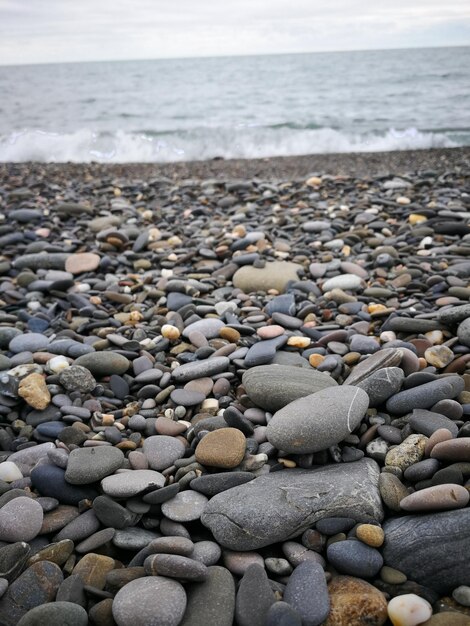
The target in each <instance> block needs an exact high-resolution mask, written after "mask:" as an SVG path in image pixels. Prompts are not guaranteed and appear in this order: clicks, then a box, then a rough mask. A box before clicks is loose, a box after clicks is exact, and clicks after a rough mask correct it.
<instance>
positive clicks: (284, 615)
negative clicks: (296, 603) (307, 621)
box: [266, 602, 302, 626]
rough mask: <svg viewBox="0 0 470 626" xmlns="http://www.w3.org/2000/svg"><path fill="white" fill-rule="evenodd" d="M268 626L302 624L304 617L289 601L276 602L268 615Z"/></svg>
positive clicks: (297, 625)
mask: <svg viewBox="0 0 470 626" xmlns="http://www.w3.org/2000/svg"><path fill="white" fill-rule="evenodd" d="M266 626H302V618H301V617H300V615H299V614H298V613H297V612H296V611H294V609H293V608H292V607H291V606H290V605H289V604H287V602H275V603H274V604H273V605H272V606H271V607H270V609H269V611H268V614H267V615H266Z"/></svg>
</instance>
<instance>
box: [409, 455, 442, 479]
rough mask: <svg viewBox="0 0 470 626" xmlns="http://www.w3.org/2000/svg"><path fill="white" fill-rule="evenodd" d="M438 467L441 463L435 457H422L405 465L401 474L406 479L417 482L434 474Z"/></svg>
mask: <svg viewBox="0 0 470 626" xmlns="http://www.w3.org/2000/svg"><path fill="white" fill-rule="evenodd" d="M440 467H441V464H440V463H439V461H437V460H436V459H424V460H423V461H418V462H417V463H414V464H413V465H410V467H407V468H406V470H405V471H404V473H403V476H404V478H405V479H406V480H409V481H411V482H412V483H417V482H419V481H420V480H427V479H428V478H431V477H432V476H434V474H435V473H436V472H437V471H438V470H439V468H440Z"/></svg>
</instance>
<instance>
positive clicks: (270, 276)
mask: <svg viewBox="0 0 470 626" xmlns="http://www.w3.org/2000/svg"><path fill="white" fill-rule="evenodd" d="M301 269H302V266H301V265H298V264H297V263H291V262H290V261H271V262H268V263H266V264H265V266H264V267H263V268H258V267H253V266H251V265H245V266H244V267H241V268H240V269H239V270H237V271H236V272H235V274H234V276H233V279H232V280H233V285H234V287H236V288H237V289H241V290H242V291H243V292H245V293H251V292H253V291H264V292H266V291H269V290H270V289H275V290H276V291H278V292H279V293H282V292H283V291H285V288H286V286H287V283H288V282H289V281H291V280H292V281H297V280H299V276H298V272H299V270H301Z"/></svg>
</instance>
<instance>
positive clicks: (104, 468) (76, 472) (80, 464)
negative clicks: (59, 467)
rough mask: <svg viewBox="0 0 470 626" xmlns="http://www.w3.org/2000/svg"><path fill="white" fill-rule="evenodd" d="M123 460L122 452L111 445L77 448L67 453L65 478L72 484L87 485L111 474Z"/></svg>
mask: <svg viewBox="0 0 470 626" xmlns="http://www.w3.org/2000/svg"><path fill="white" fill-rule="evenodd" d="M123 461H124V454H123V453H122V452H121V450H119V448H114V447H113V446H103V447H100V446H97V447H90V448H77V449H75V450H72V452H71V453H70V455H69V458H68V463H67V470H66V472H65V480H66V481H67V482H68V483H71V484H72V485H88V484H89V483H94V482H96V481H98V480H101V479H102V478H104V477H105V476H109V475H110V474H113V473H114V472H115V471H116V470H117V469H119V468H120V467H121V465H122V464H123Z"/></svg>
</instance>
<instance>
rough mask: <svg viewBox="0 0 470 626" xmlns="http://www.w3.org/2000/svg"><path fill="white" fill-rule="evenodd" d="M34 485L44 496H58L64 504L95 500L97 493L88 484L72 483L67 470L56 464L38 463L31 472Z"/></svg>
mask: <svg viewBox="0 0 470 626" xmlns="http://www.w3.org/2000/svg"><path fill="white" fill-rule="evenodd" d="M31 481H32V484H33V487H34V488H35V489H37V490H38V491H39V493H40V494H41V495H43V496H49V497H51V498H57V500H59V502H61V503H62V504H71V505H77V504H78V503H79V502H80V500H93V499H94V498H95V497H96V495H97V493H96V491H95V489H93V488H92V487H88V486H83V487H82V486H78V485H71V484H70V483H68V482H67V481H66V480H65V472H64V470H63V469H61V468H60V467H56V466H54V465H38V466H37V467H35V468H34V469H33V470H32V472H31Z"/></svg>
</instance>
